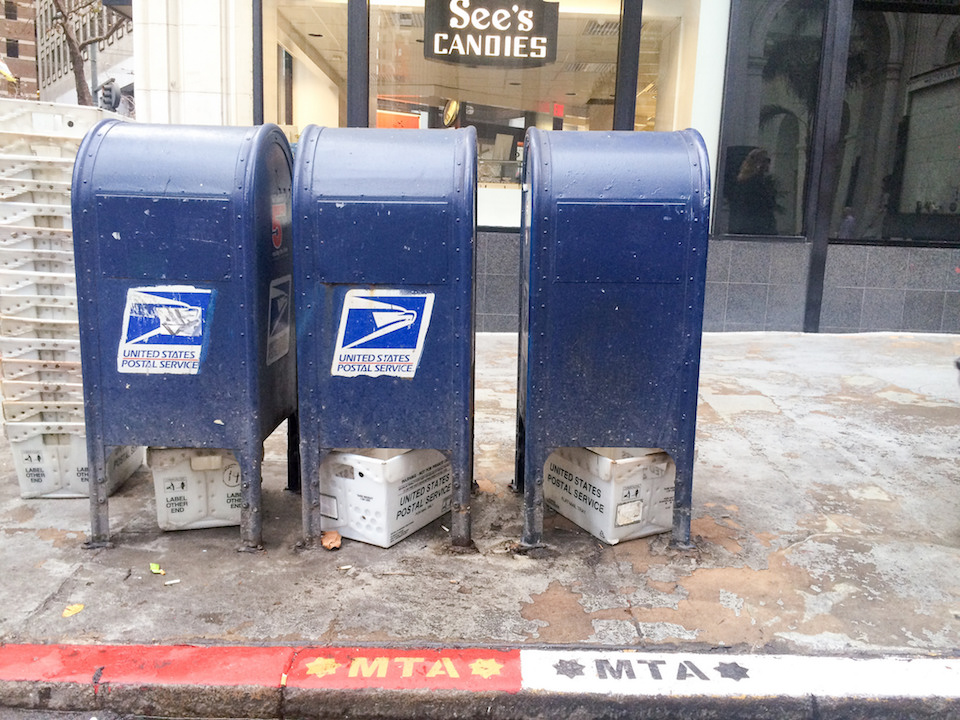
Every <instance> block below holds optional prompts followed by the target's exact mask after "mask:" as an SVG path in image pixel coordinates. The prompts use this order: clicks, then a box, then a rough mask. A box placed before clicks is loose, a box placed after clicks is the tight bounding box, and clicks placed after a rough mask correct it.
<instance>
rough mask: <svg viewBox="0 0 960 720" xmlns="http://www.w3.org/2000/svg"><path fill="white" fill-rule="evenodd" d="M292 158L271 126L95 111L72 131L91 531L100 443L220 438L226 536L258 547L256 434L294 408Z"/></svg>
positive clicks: (208, 443)
mask: <svg viewBox="0 0 960 720" xmlns="http://www.w3.org/2000/svg"><path fill="white" fill-rule="evenodd" d="M292 164H293V161H292V157H291V153H290V147H289V144H288V143H287V140H286V138H285V137H284V135H283V133H282V132H281V131H280V129H279V128H277V127H276V126H273V125H266V126H262V127H258V128H226V127H183V126H169V125H141V124H135V123H123V122H119V121H116V120H106V121H104V122H102V123H100V124H98V125H97V126H95V127H94V128H93V129H92V130H90V132H89V133H88V134H87V136H86V138H84V140H83V143H82V144H81V146H80V149H79V152H78V155H77V161H76V166H75V168H74V177H73V196H72V203H73V227H74V247H75V256H76V272H77V295H78V300H79V303H78V305H79V319H80V347H81V359H82V367H83V387H84V401H85V405H86V418H85V419H86V427H87V447H88V456H89V463H90V472H91V483H90V486H91V487H90V501H91V536H90V541H89V543H90V544H91V545H94V546H97V545H106V544H108V543H109V518H108V505H107V496H106V493H105V492H104V484H103V483H104V472H105V471H104V456H105V447H109V446H114V445H150V446H167V447H183V448H222V449H229V450H233V451H234V454H235V456H236V458H237V461H238V462H239V464H240V472H241V519H240V534H241V549H256V548H259V547H260V546H261V529H262V522H261V521H262V517H261V512H260V477H261V476H260V469H261V462H262V459H263V440H264V439H265V438H266V437H267V436H268V435H269V434H270V433H271V432H272V431H273V430H274V429H276V428H277V426H278V425H279V424H280V423H281V422H282V421H283V420H284V419H286V418H288V417H290V418H291V419H292V420H295V413H296V408H297V396H296V349H295V332H294V315H293V298H292V279H293V252H292V247H291V245H292V243H291V240H292V236H291V235H292V234H291V218H292V216H291V183H292ZM291 425H293V427H292V430H295V424H294V423H291ZM290 447H291V448H292V449H295V448H296V439H295V433H294V439H292V440H291V446H290ZM291 459H292V460H294V462H295V456H291Z"/></svg>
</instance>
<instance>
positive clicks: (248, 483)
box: [236, 444, 263, 552]
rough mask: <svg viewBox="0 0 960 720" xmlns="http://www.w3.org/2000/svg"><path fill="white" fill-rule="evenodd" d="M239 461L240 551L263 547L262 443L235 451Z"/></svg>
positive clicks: (251, 550) (250, 550)
mask: <svg viewBox="0 0 960 720" xmlns="http://www.w3.org/2000/svg"><path fill="white" fill-rule="evenodd" d="M236 455H237V460H238V462H239V463H240V501H241V505H240V547H239V548H238V549H239V550H240V551H241V552H256V551H257V550H262V549H263V512H262V502H261V498H262V492H261V490H262V479H261V475H260V473H261V469H262V465H263V445H262V444H261V445H254V446H253V449H251V448H250V447H247V448H244V449H243V450H241V451H239V452H237V453H236Z"/></svg>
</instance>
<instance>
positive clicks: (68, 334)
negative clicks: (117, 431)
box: [0, 100, 144, 497]
mask: <svg viewBox="0 0 960 720" xmlns="http://www.w3.org/2000/svg"><path fill="white" fill-rule="evenodd" d="M102 117H103V112H102V111H100V110H97V109H95V108H88V107H76V106H69V105H54V104H51V103H38V102H30V101H24V100H0V396H2V407H3V423H4V427H5V431H6V435H7V438H8V440H9V441H10V445H11V449H12V451H13V461H14V465H15V466H16V469H17V476H18V480H19V483H20V494H21V496H22V497H85V496H87V495H88V472H87V452H86V439H85V434H84V424H83V384H82V377H81V374H80V340H79V325H78V322H77V287H76V277H75V272H74V263H73V237H72V232H71V229H70V183H71V178H72V174H73V164H74V160H75V158H76V154H77V149H78V147H79V145H80V141H81V140H82V139H83V136H84V134H85V133H86V132H87V130H89V129H90V128H91V127H93V125H94V124H96V122H97V121H98V120H100V119H101V118H102ZM143 459H144V451H143V449H142V448H123V449H120V450H119V451H117V452H115V453H113V454H112V456H111V458H110V462H109V463H108V465H109V472H108V477H109V484H110V485H111V488H110V489H111V491H112V490H113V489H115V488H116V486H118V485H119V484H120V483H122V482H123V481H124V480H126V478H127V477H129V476H130V475H131V474H132V473H133V472H134V471H135V470H136V469H137V468H138V467H139V466H140V464H141V463H142V462H143Z"/></svg>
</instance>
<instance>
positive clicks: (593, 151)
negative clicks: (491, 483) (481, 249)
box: [514, 129, 710, 546]
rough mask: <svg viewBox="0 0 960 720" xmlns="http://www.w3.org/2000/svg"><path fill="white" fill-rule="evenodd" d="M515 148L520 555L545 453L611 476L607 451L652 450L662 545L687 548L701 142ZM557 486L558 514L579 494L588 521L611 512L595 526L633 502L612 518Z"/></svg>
mask: <svg viewBox="0 0 960 720" xmlns="http://www.w3.org/2000/svg"><path fill="white" fill-rule="evenodd" d="M524 149H525V156H526V157H525V163H524V186H523V187H524V212H523V218H522V243H523V251H522V266H523V267H522V270H521V303H520V343H519V394H518V411H517V468H516V479H515V481H514V489H516V490H518V491H521V490H522V491H523V493H524V528H523V537H522V541H521V543H522V545H526V546H536V545H538V544H540V543H541V542H542V540H543V537H542V535H543V505H544V474H545V472H544V465H545V464H546V463H547V460H548V458H549V457H551V456H552V455H551V454H552V453H554V452H555V451H558V450H561V451H566V450H568V449H570V448H597V449H599V452H600V455H598V456H597V457H599V458H600V459H601V460H603V461H604V462H605V463H606V464H607V465H610V462H611V460H610V458H617V457H620V456H619V455H613V454H611V453H610V452H609V449H611V448H637V449H650V448H653V449H656V450H662V451H665V452H666V453H668V454H669V456H670V458H672V460H673V462H674V463H675V465H676V481H675V485H674V487H673V515H672V517H673V524H672V532H673V541H674V542H675V543H678V544H686V543H688V542H689V536H690V509H691V489H692V477H693V459H694V432H695V428H696V411H697V383H698V377H699V365H700V338H701V330H702V325H703V295H704V287H705V274H706V259H707V232H708V219H709V200H710V188H709V170H708V160H707V155H706V151H705V148H704V145H703V140H702V139H701V137H700V136H699V134H698V133H697V132H696V131H694V130H685V131H681V132H666V133H660V132H644V133H639V132H602V133H600V132H584V133H571V132H552V131H540V130H537V129H531V130H529V131H528V133H527V137H526V143H525V146H524ZM644 452H646V450H642V451H641V455H642V454H643V453H644ZM568 455H569V453H568ZM638 462H640V459H639V458H638ZM560 472H561V473H563V474H567V475H571V476H572V473H567V471H566V470H563V469H562V468H561V469H560ZM576 479H578V478H576V477H575V476H574V477H573V480H576ZM557 484H558V485H559V486H564V487H566V486H567V485H570V487H569V494H570V496H571V498H572V499H571V500H570V504H571V506H573V505H575V503H576V502H577V497H578V496H580V497H581V498H582V500H583V503H584V504H588V505H589V506H590V507H589V508H588V509H589V510H590V511H591V512H592V513H594V515H595V516H596V515H597V514H598V513H604V512H606V513H607V514H608V515H610V514H614V515H615V517H614V518H613V519H609V526H610V527H614V526H615V525H616V524H618V523H627V522H635V521H639V518H640V517H641V513H640V511H639V510H637V509H636V508H637V507H638V503H637V501H636V497H635V495H633V496H631V498H629V499H630V501H631V506H630V509H629V511H625V510H624V509H620V510H621V511H620V512H619V513H618V508H617V506H616V504H615V503H616V502H617V500H618V499H617V498H613V499H612V500H608V499H607V495H606V494H604V496H603V497H604V500H603V502H600V501H599V500H597V498H599V497H601V493H600V490H599V489H598V487H597V486H596V485H595V484H594V483H589V484H587V483H586V481H584V486H585V487H588V488H589V490H590V491H591V492H593V495H591V493H590V492H587V493H583V492H578V490H577V489H576V488H574V487H572V485H573V484H574V483H567V482H565V478H559V479H558V480H557ZM604 492H605V493H606V489H604ZM601 521H602V522H601ZM593 522H594V523H595V524H596V525H598V526H605V525H607V524H608V523H607V519H604V518H598V517H595V518H594V519H593Z"/></svg>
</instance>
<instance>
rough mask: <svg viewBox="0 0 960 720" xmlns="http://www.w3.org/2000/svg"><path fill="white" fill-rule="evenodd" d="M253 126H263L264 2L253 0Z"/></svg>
mask: <svg viewBox="0 0 960 720" xmlns="http://www.w3.org/2000/svg"><path fill="white" fill-rule="evenodd" d="M253 124H254V125H263V0H253Z"/></svg>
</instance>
